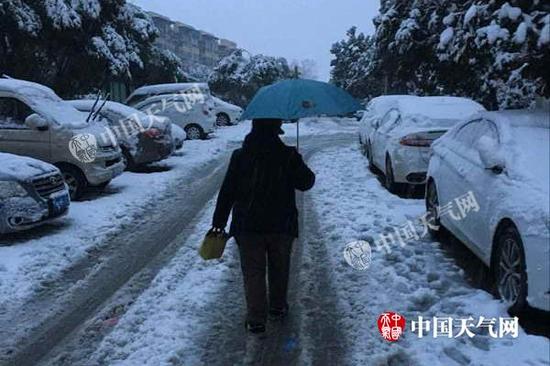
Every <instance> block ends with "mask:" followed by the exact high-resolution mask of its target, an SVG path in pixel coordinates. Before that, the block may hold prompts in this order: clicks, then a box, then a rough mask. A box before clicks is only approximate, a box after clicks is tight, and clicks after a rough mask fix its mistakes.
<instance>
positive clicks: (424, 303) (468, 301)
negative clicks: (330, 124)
mask: <svg viewBox="0 0 550 366" xmlns="http://www.w3.org/2000/svg"><path fill="white" fill-rule="evenodd" d="M310 164H311V166H312V169H313V170H314V171H315V172H316V174H317V184H316V186H315V188H314V189H313V190H312V192H311V196H310V197H311V199H312V201H313V208H314V210H315V211H316V216H317V218H318V220H319V223H320V227H321V230H322V231H321V232H320V236H321V237H322V238H323V239H324V243H325V245H326V248H327V250H328V252H329V258H331V261H330V263H325V264H324V265H326V266H327V267H330V269H331V273H332V280H333V286H334V288H335V289H336V292H337V296H338V298H339V306H340V314H342V319H341V322H342V323H341V328H342V329H343V331H344V332H345V333H346V334H347V339H348V340H349V341H351V342H352V344H351V346H350V349H348V350H347V352H346V354H347V356H348V362H347V364H349V365H388V364H392V365H394V364H395V365H413V364H418V365H430V364H434V365H437V364H444V365H455V364H461V365H465V364H469V365H524V364H530V365H547V364H548V362H549V351H548V350H549V347H550V344H549V341H548V339H546V338H544V337H537V336H532V335H527V334H526V333H525V332H523V331H522V330H521V329H520V333H519V336H518V338H516V339H512V338H504V339H493V338H490V337H489V335H488V334H486V332H485V334H477V335H476V336H475V337H473V338H468V337H467V336H463V337H460V338H454V339H449V338H444V337H439V338H436V339H434V338H432V336H431V333H429V334H428V335H427V336H425V337H424V338H422V339H420V338H418V337H417V335H416V334H412V332H411V330H410V327H409V325H410V320H412V319H416V318H417V316H423V317H424V318H428V319H431V317H433V316H438V317H444V316H451V317H454V318H455V319H456V318H458V317H461V318H462V317H468V316H470V315H471V316H472V317H473V318H474V319H478V318H479V316H484V317H486V318H490V317H496V318H498V317H509V315H508V314H507V313H506V311H505V308H504V306H503V305H502V304H501V303H500V302H499V301H498V300H495V299H494V298H493V297H492V296H491V295H489V294H488V293H486V292H484V291H482V290H478V289H475V288H472V287H470V286H469V285H468V284H467V283H466V282H465V280H464V279H463V272H462V270H460V269H459V268H458V267H457V266H456V265H455V264H453V262H454V260H453V259H452V258H449V257H448V256H447V255H446V254H444V252H443V250H442V249H441V244H439V243H437V242H432V241H430V240H429V239H428V238H426V239H425V240H420V241H413V242H410V243H409V244H407V245H406V246H404V247H402V246H400V245H395V246H392V247H391V248H392V251H391V253H390V254H386V253H385V252H380V251H378V250H376V248H375V246H373V254H372V263H371V265H370V267H369V268H368V269H366V270H364V271H359V270H355V269H353V268H352V267H351V266H349V265H348V264H347V262H346V261H345V260H344V257H343V250H344V247H345V245H346V244H347V243H349V242H351V241H354V240H372V239H375V238H377V237H378V235H379V234H380V233H382V232H383V231H384V230H385V229H386V230H389V229H391V228H393V227H394V226H402V225H404V224H406V222H407V220H408V219H415V218H417V217H419V216H421V214H422V213H423V212H424V203H423V201H422V200H413V199H401V198H399V197H397V196H394V195H392V194H390V193H389V192H387V191H386V190H385V189H384V188H383V187H382V186H381V185H380V183H379V181H378V180H377V178H376V177H375V176H374V175H373V174H372V173H371V172H370V171H369V170H368V169H367V160H366V159H365V158H364V157H363V156H362V155H361V154H360V152H359V147H358V146H353V147H348V148H344V149H342V148H334V149H329V150H325V151H323V152H322V153H319V154H317V155H316V156H315V157H314V158H313V159H312V160H311V161H310ZM306 207H307V206H306ZM386 311H393V312H397V313H400V314H402V315H404V316H405V318H406V319H407V329H406V330H405V335H404V336H403V337H402V338H400V340H399V341H398V342H395V343H390V342H387V341H385V340H384V339H383V338H382V337H381V335H380V333H379V331H378V328H377V319H378V317H379V316H380V314H382V313H383V312H386Z"/></svg>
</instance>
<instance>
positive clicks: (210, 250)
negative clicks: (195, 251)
mask: <svg viewBox="0 0 550 366" xmlns="http://www.w3.org/2000/svg"><path fill="white" fill-rule="evenodd" d="M228 240H229V235H227V234H226V233H225V231H223V232H221V233H215V232H212V231H209V232H208V233H207V234H206V236H205V237H204V240H203V241H202V244H201V246H200V248H199V255H200V256H201V257H202V259H204V260H209V259H219V258H221V257H222V255H223V251H224V249H225V244H226V243H227V241H228Z"/></svg>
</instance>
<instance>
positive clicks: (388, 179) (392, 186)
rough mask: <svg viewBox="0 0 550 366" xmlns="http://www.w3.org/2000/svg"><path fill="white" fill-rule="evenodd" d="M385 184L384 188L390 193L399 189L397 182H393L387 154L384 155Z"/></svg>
mask: <svg viewBox="0 0 550 366" xmlns="http://www.w3.org/2000/svg"><path fill="white" fill-rule="evenodd" d="M385 186H386V189H387V190H388V191H390V192H391V193H395V194H397V193H399V191H400V185H399V184H398V183H395V178H394V176H393V167H392V163H391V158H390V157H389V156H387V157H386V174H385Z"/></svg>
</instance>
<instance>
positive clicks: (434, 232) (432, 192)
mask: <svg viewBox="0 0 550 366" xmlns="http://www.w3.org/2000/svg"><path fill="white" fill-rule="evenodd" d="M426 212H427V216H426V221H427V227H428V233H429V234H430V236H431V237H432V239H434V240H440V239H441V234H442V231H443V227H442V226H441V220H440V219H439V197H438V195H437V187H436V185H435V183H434V182H433V181H430V182H429V183H428V187H427V188H426Z"/></svg>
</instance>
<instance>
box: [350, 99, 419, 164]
mask: <svg viewBox="0 0 550 366" xmlns="http://www.w3.org/2000/svg"><path fill="white" fill-rule="evenodd" d="M403 98H418V97H416V96H412V95H382V96H379V97H376V98H373V99H371V100H370V101H369V102H368V103H367V106H366V108H365V111H364V112H363V114H362V116H361V118H360V120H359V143H360V144H361V147H362V148H363V153H364V154H365V155H366V156H367V159H369V161H370V159H371V156H372V154H371V153H370V150H371V149H370V141H371V135H372V132H373V131H375V130H376V129H377V128H378V126H379V125H380V121H381V120H382V117H384V115H385V114H386V113H387V112H388V111H389V110H390V109H391V108H392V107H393V106H394V105H395V102H396V101H397V100H399V99H403Z"/></svg>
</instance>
